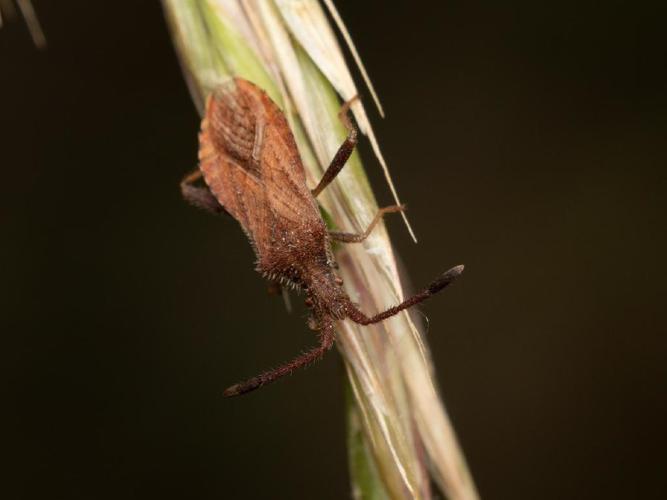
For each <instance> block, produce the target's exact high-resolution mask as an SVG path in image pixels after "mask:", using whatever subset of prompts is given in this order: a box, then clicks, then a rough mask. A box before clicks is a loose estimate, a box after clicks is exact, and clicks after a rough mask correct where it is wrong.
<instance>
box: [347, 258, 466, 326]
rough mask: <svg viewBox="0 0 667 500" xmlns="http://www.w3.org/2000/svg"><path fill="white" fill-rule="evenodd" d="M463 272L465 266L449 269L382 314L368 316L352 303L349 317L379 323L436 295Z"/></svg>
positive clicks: (356, 321) (367, 323) (362, 323)
mask: <svg viewBox="0 0 667 500" xmlns="http://www.w3.org/2000/svg"><path fill="white" fill-rule="evenodd" d="M462 272H463V266H456V267H453V268H451V269H450V270H449V271H446V272H445V273H443V274H441V275H440V276H439V277H438V278H437V279H436V280H435V281H433V283H431V284H430V285H429V286H427V287H426V288H425V289H423V290H422V291H421V292H419V293H417V294H415V295H413V296H412V297H410V298H409V299H406V300H404V301H403V302H401V303H400V304H398V305H396V306H394V307H390V308H389V309H387V310H386V311H384V312H381V313H380V314H376V315H375V316H371V317H368V316H366V315H365V314H364V313H362V312H361V311H360V310H359V309H357V308H356V307H355V306H353V305H352V304H350V305H349V306H348V317H349V318H350V319H351V320H352V321H354V322H355V323H359V324H361V325H371V324H373V323H379V322H380V321H383V320H385V319H387V318H390V317H392V316H393V315H395V314H398V313H399V312H401V311H402V310H404V309H407V308H408V307H412V306H414V305H416V304H419V303H420V302H423V301H424V300H426V299H428V298H429V297H431V296H432V295H435V294H436V293H438V292H439V291H440V290H442V289H443V288H445V287H446V286H447V285H449V284H450V283H452V282H453V281H454V280H455V279H456V278H458V277H459V275H460V274H461V273H462Z"/></svg>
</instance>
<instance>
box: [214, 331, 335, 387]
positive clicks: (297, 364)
mask: <svg viewBox="0 0 667 500" xmlns="http://www.w3.org/2000/svg"><path fill="white" fill-rule="evenodd" d="M319 338H320V345H318V346H317V347H315V348H313V349H311V350H310V351H308V352H305V353H303V354H301V355H299V356H297V357H296V358H294V359H293V360H292V361H290V362H288V363H285V364H284V365H282V366H279V367H278V368H275V369H273V370H269V371H267V372H264V373H262V374H261V375H258V376H256V377H253V378H251V379H248V380H246V381H245V382H240V383H238V384H235V385H233V386H231V387H229V388H228V389H227V390H225V392H224V395H225V396H226V397H230V396H240V395H241V394H245V393H246V392H250V391H254V390H255V389H259V388H260V387H262V386H263V385H266V384H270V383H271V382H274V381H275V380H277V379H279V378H281V377H284V376H285V375H289V374H291V373H292V372H293V371H294V370H297V369H299V368H303V367H306V366H308V365H311V364H312V363H314V362H315V361H319V360H320V358H321V357H322V356H323V355H324V353H326V352H327V351H328V350H329V349H331V347H332V346H333V343H334V326H333V323H331V322H330V321H329V322H328V323H326V324H325V325H324V326H323V327H322V329H321V330H320V334H319Z"/></svg>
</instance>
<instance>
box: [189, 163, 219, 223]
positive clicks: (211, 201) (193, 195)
mask: <svg viewBox="0 0 667 500" xmlns="http://www.w3.org/2000/svg"><path fill="white" fill-rule="evenodd" d="M201 177H202V173H201V170H199V169H197V170H195V171H194V172H191V173H189V174H188V175H186V176H185V177H184V178H183V180H182V181H181V194H182V195H183V198H185V200H186V201H187V202H188V203H190V204H191V205H194V206H195V207H197V208H201V209H203V210H206V211H207V212H211V213H212V214H215V215H219V214H221V213H227V211H226V210H225V207H223V206H222V205H221V204H220V202H218V200H217V199H216V197H215V196H213V193H211V191H210V189H209V188H208V187H203V186H194V185H193V184H194V183H195V182H196V181H198V180H199V179H201Z"/></svg>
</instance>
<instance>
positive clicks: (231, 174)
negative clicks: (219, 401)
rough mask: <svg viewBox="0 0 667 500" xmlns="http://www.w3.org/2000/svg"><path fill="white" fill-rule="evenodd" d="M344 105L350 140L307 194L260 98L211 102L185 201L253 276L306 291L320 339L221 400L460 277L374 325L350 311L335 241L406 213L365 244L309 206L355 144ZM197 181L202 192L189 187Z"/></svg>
mask: <svg viewBox="0 0 667 500" xmlns="http://www.w3.org/2000/svg"><path fill="white" fill-rule="evenodd" d="M349 105H350V102H348V103H346V104H345V105H344V106H343V108H342V109H341V113H340V117H341V119H342V120H343V123H344V124H345V126H346V127H347V129H348V131H349V132H348V136H347V138H346V139H345V141H344V142H343V144H342V145H341V146H340V148H339V149H338V152H337V153H336V155H335V156H334V158H333V160H332V162H331V164H330V166H329V167H328V169H327V170H326V171H325V173H324V176H323V177H322V180H321V181H320V183H319V184H318V185H317V187H315V188H314V189H312V190H311V189H309V188H308V186H307V185H306V174H305V171H304V167H303V163H302V161H301V158H300V156H299V153H298V150H297V146H296V143H295V140H294V136H293V135H292V132H291V131H290V128H289V126H288V124H287V120H286V118H285V115H284V114H283V112H282V111H281V110H280V108H278V106H277V105H276V104H275V103H274V102H273V101H272V100H271V99H270V98H269V97H268V95H267V94H266V93H265V92H264V91H263V90H261V89H260V88H258V87H257V86H255V85H254V84H253V83H251V82H249V81H247V80H243V79H240V78H235V79H233V80H230V81H229V82H227V83H225V84H223V85H221V86H220V87H218V88H217V89H216V90H215V91H214V92H213V93H212V94H211V95H210V96H209V98H208V101H207V105H206V114H205V116H204V119H203V120H202V124H201V132H200V134H199V169H198V170H197V171H195V172H193V173H192V174H190V175H188V176H187V177H186V178H185V179H184V180H183V182H182V183H181V189H182V192H183V196H184V197H185V198H186V200H188V201H189V202H190V203H192V204H193V205H195V206H198V207H200V208H204V209H206V210H208V211H210V212H213V213H223V212H227V213H228V214H230V215H231V216H232V217H234V218H235V219H236V220H237V221H238V222H239V223H240V224H241V227H242V228H243V230H244V231H245V233H246V235H247V236H248V239H249V240H250V243H251V245H252V247H253V249H254V251H255V254H256V256H257V271H258V272H260V273H261V274H262V275H263V276H264V277H265V278H267V279H268V280H270V281H272V282H275V283H279V284H280V285H282V286H291V287H295V288H300V289H302V290H303V291H305V293H306V296H307V298H306V304H307V305H308V307H310V309H311V310H312V320H311V322H310V323H311V324H312V326H313V328H315V329H316V330H317V331H318V335H319V345H318V346H317V347H315V348H313V349H311V350H310V351H308V352H306V353H304V354H301V355H300V356H297V357H296V358H295V359H293V360H292V361H290V362H288V363H285V364H284V365H281V366H279V367H278V368H276V369H273V370H270V371H267V372H265V373H262V374H260V375H258V376H256V377H253V378H251V379H249V380H246V381H245V382H241V383H238V384H236V385H233V386H232V387H230V388H228V389H227V390H226V391H225V395H226V396H236V395H239V394H244V393H246V392H249V391H252V390H254V389H257V388H258V387H261V386H263V385H265V384H268V383H270V382H273V381H274V380H276V379H278V378H280V377H282V376H284V375H287V374H289V373H291V372H292V371H294V370H296V369H297V368H301V367H303V366H307V365H309V364H311V363H313V362H314V361H317V360H318V359H320V358H321V357H322V355H323V354H324V353H325V352H326V351H327V350H329V349H330V348H331V347H332V346H333V343H334V336H335V333H334V324H335V322H336V321H338V320H342V319H345V318H349V319H351V320H352V321H355V322H357V323H360V324H362V325H369V324H372V323H377V322H379V321H382V320H384V319H386V318H389V317H390V316H393V315H394V314H396V313H398V312H399V311H402V310H404V309H406V308H408V307H410V306H413V305H415V304H418V303H419V302H422V301H423V300H425V299H427V298H428V297H430V296H431V295H433V294H435V293H437V292H439V291H440V290H442V289H443V288H444V287H446V286H447V285H448V284H449V283H451V282H452V281H453V280H454V279H455V278H456V277H457V276H458V275H459V274H461V272H462V271H463V266H456V267H454V268H452V269H450V270H449V271H447V272H445V273H444V274H442V275H441V276H439V277H438V278H437V279H436V280H435V281H434V282H433V283H431V284H430V285H429V286H428V287H426V288H425V289H424V290H422V291H421V292H419V293H417V294H416V295H414V296H412V297H410V298H409V299H407V300H405V301H404V302H402V303H400V304H398V305H396V306H394V307H391V308H389V309H387V310H386V311H384V312H382V313H380V314H377V315H375V316H371V317H369V316H367V315H366V314H364V313H363V312H361V311H360V310H359V309H358V308H357V307H356V306H355V305H354V304H353V303H352V301H351V300H350V298H349V296H348V295H347V293H346V292H345V290H344V289H343V288H342V280H341V279H340V278H339V277H338V276H336V273H335V269H334V268H335V264H334V259H333V254H332V251H331V240H332V239H333V240H337V241H341V242H345V243H356V242H361V241H363V240H364V239H365V238H366V237H367V236H368V234H370V231H371V230H372V229H373V227H374V226H375V225H376V224H377V223H378V222H379V221H380V220H381V218H382V216H383V215H384V214H385V213H389V212H398V211H401V210H403V207H401V206H391V207H385V208H383V209H381V210H380V211H379V212H378V214H377V216H376V217H375V219H374V220H373V221H372V222H371V224H370V226H369V227H368V229H367V230H366V231H364V232H363V233H361V234H353V233H340V232H333V231H328V230H327V228H326V225H325V223H324V220H323V219H322V216H321V214H320V211H319V208H318V205H317V201H316V200H315V197H316V196H317V195H318V194H319V193H320V192H321V191H322V190H323V189H324V188H325V187H326V186H327V185H328V184H329V183H330V182H331V181H332V180H333V179H334V178H335V177H336V175H337V174H338V173H339V172H340V170H341V169H342V168H343V166H344V165H345V163H346V161H347V160H348V158H349V157H350V155H351V154H352V151H353V149H354V146H355V145H356V143H357V132H356V129H355V128H354V127H353V126H352V124H351V123H350V121H349V119H348V117H347V110H348V107H349ZM200 178H203V180H204V182H205V184H206V186H197V185H195V183H196V181H197V180H199V179H200Z"/></svg>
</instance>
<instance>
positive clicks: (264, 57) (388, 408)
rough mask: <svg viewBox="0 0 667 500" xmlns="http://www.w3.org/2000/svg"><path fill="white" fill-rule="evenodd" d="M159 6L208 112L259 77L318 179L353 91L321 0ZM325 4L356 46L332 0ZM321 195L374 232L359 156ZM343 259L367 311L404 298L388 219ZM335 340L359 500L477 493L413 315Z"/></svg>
mask: <svg viewBox="0 0 667 500" xmlns="http://www.w3.org/2000/svg"><path fill="white" fill-rule="evenodd" d="M163 5H164V8H165V12H166V15H167V19H168V21H169V25H170V27H171V32H172V35H173V39H174V43H175V45H176V48H177V52H178V55H179V57H180V60H181V63H182V66H183V69H184V73H185V75H186V78H187V80H188V84H189V87H190V90H191V93H192V95H193V98H194V101H195V103H196V104H197V107H198V109H199V110H200V112H201V110H202V107H203V102H204V100H205V96H206V95H207V94H208V93H209V92H210V91H211V89H213V88H215V87H216V86H217V85H218V84H220V83H221V82H223V81H225V80H227V79H228V78H229V77H230V76H241V77H243V78H246V79H248V80H250V81H252V82H254V83H256V84H257V85H259V86H260V87H262V88H263V89H265V90H266V91H267V92H268V93H269V95H270V96H271V97H272V98H273V99H274V100H275V101H276V102H277V103H278V104H279V105H280V106H281V107H282V108H283V109H284V110H285V112H286V114H287V116H288V120H289V122H290V125H291V127H292V129H293V131H294V133H295V136H296V138H297V143H298V146H299V150H300V152H301V155H302V157H303V159H304V164H305V166H306V171H307V176H308V180H309V183H310V185H311V186H315V184H316V183H317V181H318V180H319V179H320V177H321V176H322V172H323V171H324V169H325V168H326V167H327V165H328V164H329V162H330V161H331V158H332V157H333V155H334V153H335V152H336V150H337V148H338V146H339V145H340V144H341V142H342V141H343V139H344V137H345V129H344V128H343V126H342V124H341V123H340V121H339V119H338V117H337V114H338V111H339V109H340V106H341V100H348V99H350V98H352V97H353V96H354V95H356V94H357V89H356V87H355V84H354V82H353V80H352V77H351V75H350V71H349V69H348V67H347V66H346V63H345V60H344V58H343V55H342V51H341V49H340V47H339V45H338V43H337V41H336V37H335V34H334V32H333V30H332V28H331V26H330V25H329V22H328V20H327V16H326V14H325V12H324V10H323V7H322V5H321V4H320V3H319V2H318V1H317V0H163ZM324 6H325V7H326V8H327V9H329V12H330V14H331V16H332V18H333V19H334V20H335V21H336V22H337V23H338V27H339V28H340V29H342V30H343V37H344V38H345V39H346V40H347V41H348V43H350V37H349V35H348V34H347V32H346V31H345V29H344V27H342V22H341V21H340V17H339V15H338V13H337V12H336V11H335V9H334V7H333V3H332V2H331V0H324ZM351 51H352V53H353V54H354V56H355V57H356V58H357V61H358V57H357V56H356V50H354V49H353V48H351ZM362 73H363V75H364V76H365V71H363V70H362ZM367 83H368V80H367ZM373 95H374V93H373ZM352 110H353V113H354V117H355V120H356V122H357V125H358V126H359V128H360V130H361V131H362V133H363V134H365V135H366V136H367V137H368V138H369V140H370V142H371V145H372V147H373V149H374V151H375V153H376V155H377V158H378V160H379V163H380V165H381V166H382V168H383V169H384V171H385V174H386V177H387V180H388V181H389V183H390V188H391V190H392V192H393V193H394V196H395V198H396V201H397V202H398V197H397V196H396V192H395V189H394V187H393V185H392V184H391V179H390V177H389V174H388V172H387V168H386V165H385V163H384V160H383V159H382V156H381V154H380V150H379V147H378V144H377V141H376V139H375V136H374V135H373V131H372V128H371V125H370V123H369V120H368V118H367V115H366V112H365V110H364V107H363V104H362V103H361V102H359V101H357V102H355V104H354V105H353V106H352ZM318 201H319V202H320V203H321V205H322V207H323V208H324V210H325V211H326V213H327V214H328V216H329V217H330V218H331V220H332V221H333V223H334V224H335V226H336V227H338V228H339V229H342V230H346V231H360V230H363V229H364V228H366V226H367V225H368V224H369V222H370V221H371V220H372V219H373V216H374V215H375V214H376V212H377V204H376V201H375V198H374V196H373V192H372V190H371V188H370V186H369V183H368V180H367V178H366V175H365V173H364V170H363V168H362V165H361V162H360V160H359V157H358V155H357V154H356V153H355V154H354V155H353V156H352V158H351V159H350V160H349V162H348V165H347V166H346V167H345V168H344V169H343V171H342V173H341V174H340V175H339V176H338V178H337V179H336V181H335V182H334V183H333V185H332V186H331V187H329V188H328V189H326V190H325V191H324V192H323V194H322V195H321V196H320V197H319V198H318ZM405 221H406V224H407V219H405ZM408 227H409V226H408ZM336 257H337V260H338V263H339V265H340V272H341V275H342V277H343V278H344V280H345V286H346V290H347V291H348V293H349V294H350V296H351V298H352V300H354V301H356V302H358V303H359V304H360V307H361V308H362V310H364V311H367V312H369V313H371V312H374V311H380V310H383V309H385V308H386V307H388V306H391V305H393V304H395V303H397V302H398V301H400V300H402V298H403V292H402V289H401V284H400V281H399V276H398V271H397V267H396V260H395V256H394V252H393V250H392V247H391V243H390V241H389V239H388V236H387V233H386V231H385V229H384V226H382V225H381V226H379V227H378V228H376V229H375V230H374V231H373V232H372V234H371V236H370V237H369V238H368V239H367V240H366V241H365V242H364V243H363V244H354V245H347V246H341V247H340V248H338V249H337V254H336ZM437 329H438V327H437V325H434V326H433V327H432V330H433V331H435V330H437ZM337 346H338V349H339V351H340V352H341V354H342V356H343V359H344V361H345V367H346V372H347V376H348V380H349V387H350V390H349V404H348V408H349V418H348V424H349V439H348V447H349V456H350V472H351V477H352V483H353V484H352V493H353V496H354V497H355V498H378V499H379V498H431V497H432V495H433V492H432V491H431V486H430V485H431V482H430V478H433V479H434V481H435V483H436V484H437V485H438V486H439V488H440V489H441V490H442V492H444V493H445V494H446V495H447V496H448V497H449V498H452V499H474V498H477V493H476V490H475V486H474V484H473V482H472V479H471V476H470V474H469V472H468V469H467V466H466V463H465V460H464V458H463V455H462V453H461V450H460V448H459V445H458V443H457V440H456V437H455V434H454V431H453V429H452V426H451V424H450V421H449V419H448V417H447V414H446V412H445V409H444V406H443V403H442V401H441V399H440V397H439V395H438V392H437V390H436V388H435V386H434V382H433V379H432V369H431V364H430V358H429V353H428V348H427V347H426V346H425V344H424V341H423V339H422V336H421V334H420V333H419V331H418V329H417V327H416V325H415V324H414V323H413V322H412V321H411V319H410V316H409V314H408V313H401V314H399V315H397V316H395V317H393V318H391V319H389V320H387V321H385V322H383V323H382V324H379V325H374V326H370V327H369V326H366V327H360V326H358V325H356V324H354V323H352V322H351V321H344V322H341V323H340V324H339V325H338V329H337Z"/></svg>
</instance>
